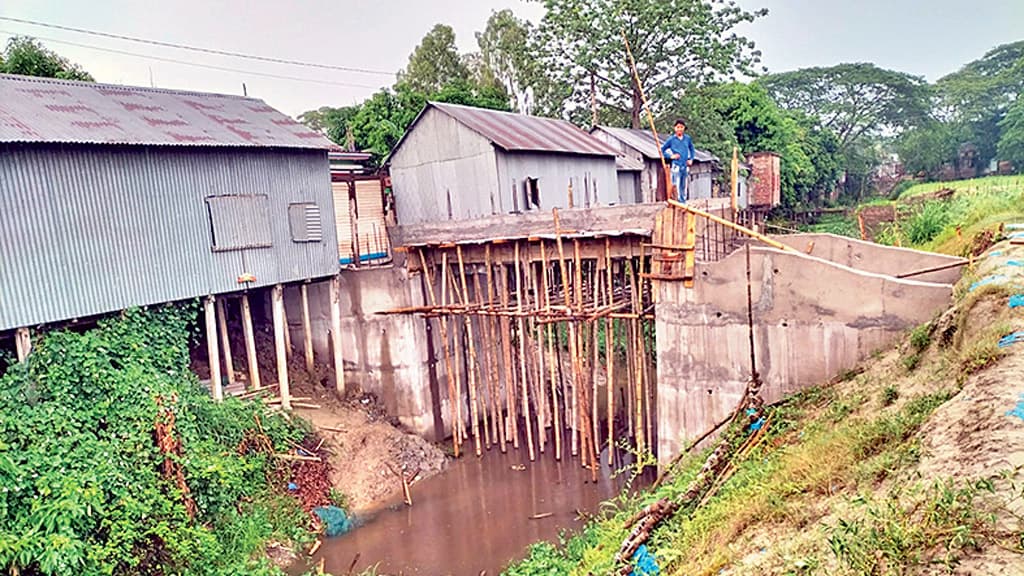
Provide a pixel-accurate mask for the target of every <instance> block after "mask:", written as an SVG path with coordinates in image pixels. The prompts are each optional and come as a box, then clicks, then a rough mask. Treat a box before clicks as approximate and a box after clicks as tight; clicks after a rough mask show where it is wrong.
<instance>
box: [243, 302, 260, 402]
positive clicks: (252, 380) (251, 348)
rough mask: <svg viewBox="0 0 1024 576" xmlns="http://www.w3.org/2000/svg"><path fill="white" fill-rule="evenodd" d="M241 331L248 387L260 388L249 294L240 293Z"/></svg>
mask: <svg viewBox="0 0 1024 576" xmlns="http://www.w3.org/2000/svg"><path fill="white" fill-rule="evenodd" d="M242 331H243V332H244V333H245V357H246V362H247V363H248V364H249V387H250V388H257V389H258V388H260V387H261V385H260V364H259V360H258V359H257V357H256V335H255V334H254V333H253V329H252V308H251V307H250V306H249V295H248V294H242Z"/></svg>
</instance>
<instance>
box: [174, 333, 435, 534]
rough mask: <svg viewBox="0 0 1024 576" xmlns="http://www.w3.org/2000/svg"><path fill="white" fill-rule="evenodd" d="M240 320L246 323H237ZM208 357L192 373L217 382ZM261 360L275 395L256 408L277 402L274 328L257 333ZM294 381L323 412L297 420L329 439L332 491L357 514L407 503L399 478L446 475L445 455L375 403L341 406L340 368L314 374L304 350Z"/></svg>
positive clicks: (241, 377)
mask: <svg viewBox="0 0 1024 576" xmlns="http://www.w3.org/2000/svg"><path fill="white" fill-rule="evenodd" d="M236 320H237V321H238V322H239V323H240V321H241V320H240V319H231V320H230V321H231V322H235V321H236ZM294 344H295V342H293V345H294ZM299 344H300V345H301V343H299ZM231 349H232V353H233V354H232V356H233V359H234V365H235V366H234V368H235V376H236V383H235V385H234V386H229V387H228V393H234V394H238V393H242V392H244V391H245V389H246V388H247V387H248V383H247V381H248V366H247V362H246V355H245V343H244V341H243V340H242V335H241V334H238V333H236V334H232V340H231ZM205 350H206V346H205V343H200V346H197V347H196V348H195V349H193V351H192V369H193V371H194V372H195V373H196V374H197V375H199V377H200V378H201V379H209V372H210V369H209V364H208V362H207V358H206V354H205ZM256 357H257V362H258V364H259V368H260V375H261V385H262V386H265V387H266V386H271V387H275V388H274V389H272V390H271V391H270V393H268V394H266V395H265V396H264V399H262V400H260V399H257V400H255V401H267V400H270V399H271V397H273V396H276V395H277V390H276V385H277V365H276V354H275V352H274V339H273V334H272V333H271V332H270V331H268V330H267V329H266V327H257V330H256ZM318 360H319V359H318ZM288 375H289V383H290V388H291V395H292V396H293V397H294V398H297V399H300V400H299V401H298V402H297V403H298V404H300V405H308V406H316V408H309V407H298V406H297V407H296V408H295V410H294V414H295V415H296V416H299V417H301V418H303V419H305V420H307V421H308V422H309V423H310V424H311V425H312V427H313V430H314V433H315V434H316V435H318V436H319V437H321V438H322V439H323V444H322V446H321V449H322V453H326V454H327V455H328V458H329V459H328V464H329V468H330V479H331V483H332V485H333V487H334V488H335V490H337V491H339V492H341V493H342V494H344V496H345V499H346V503H347V507H348V508H349V510H350V511H352V512H354V513H356V514H359V513H360V512H363V511H366V510H369V509H372V508H374V507H376V506H378V505H380V504H382V503H383V502H384V501H386V500H389V499H391V498H392V497H395V496H397V495H400V494H401V493H402V482H401V479H400V478H399V476H398V475H397V474H402V473H404V474H405V475H406V476H407V478H408V477H411V476H413V475H415V477H416V478H415V479H414V480H413V482H415V481H418V480H423V479H425V478H428V477H430V476H433V475H434V474H437V473H438V472H440V471H441V470H443V469H444V467H445V465H446V459H447V457H446V456H445V454H444V452H442V451H441V449H440V448H438V447H437V446H435V445H434V444H431V443H430V442H427V441H426V440H424V439H423V438H420V437H419V436H417V435H415V434H413V433H411V432H409V431H407V430H404V429H403V428H402V427H401V426H400V425H399V423H398V421H397V419H395V418H391V417H389V416H388V414H387V413H386V411H385V410H384V408H383V406H382V405H381V403H380V402H378V400H377V399H376V398H375V397H374V396H372V395H369V394H360V395H352V396H350V397H347V398H339V397H338V395H337V394H336V393H335V391H334V385H335V384H334V370H333V367H331V366H326V365H324V364H322V363H319V362H318V363H317V364H316V365H315V366H314V370H313V372H312V373H310V372H308V371H307V370H306V367H305V361H304V358H303V355H302V352H301V350H298V349H296V350H295V351H294V353H293V354H292V357H291V359H290V360H289V366H288ZM318 453H320V452H318Z"/></svg>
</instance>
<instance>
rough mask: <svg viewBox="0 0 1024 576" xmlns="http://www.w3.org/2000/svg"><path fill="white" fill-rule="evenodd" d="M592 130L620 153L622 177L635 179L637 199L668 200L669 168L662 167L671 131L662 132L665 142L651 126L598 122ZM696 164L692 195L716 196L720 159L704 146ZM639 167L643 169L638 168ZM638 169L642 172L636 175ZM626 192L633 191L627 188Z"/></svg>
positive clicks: (691, 177)
mask: <svg viewBox="0 0 1024 576" xmlns="http://www.w3.org/2000/svg"><path fill="white" fill-rule="evenodd" d="M590 133H591V134H592V135H593V136H594V137H596V138H599V139H600V140H602V141H603V142H605V143H606V144H608V145H609V146H611V147H613V148H615V150H616V153H617V154H618V164H617V168H618V171H619V181H620V183H622V185H623V186H629V184H626V182H631V183H633V186H635V187H638V188H634V191H633V193H632V195H633V196H635V197H636V198H637V200H636V202H658V201H662V200H665V172H664V170H663V168H662V166H663V165H662V160H661V143H662V142H664V141H665V138H666V137H668V136H669V135H670V133H665V134H659V138H660V140H661V142H658V141H656V140H655V139H654V135H653V134H651V132H650V131H649V130H641V129H636V128H615V127H613V126H595V127H593V128H591V130H590ZM696 153H697V156H696V158H694V161H693V166H691V167H690V171H689V183H688V185H687V189H688V190H689V194H688V197H689V198H690V199H702V198H712V197H714V196H715V179H716V178H717V177H718V176H719V175H720V174H721V173H722V168H721V163H720V162H719V159H718V158H717V157H716V156H714V155H713V154H711V153H710V152H706V151H704V150H700V149H697V150H696ZM638 169H639V172H638ZM637 173H638V176H634V175H635V174H637ZM621 194H622V195H624V196H628V195H630V193H629V192H627V191H626V190H623V191H622V192H621Z"/></svg>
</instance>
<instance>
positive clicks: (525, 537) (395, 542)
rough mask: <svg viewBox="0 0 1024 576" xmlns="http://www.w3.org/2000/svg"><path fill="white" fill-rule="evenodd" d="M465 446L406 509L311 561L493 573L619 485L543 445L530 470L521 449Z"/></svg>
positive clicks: (400, 506)
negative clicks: (593, 477) (476, 449)
mask: <svg viewBox="0 0 1024 576" xmlns="http://www.w3.org/2000/svg"><path fill="white" fill-rule="evenodd" d="M467 446H468V447H469V448H470V452H469V454H468V455H466V456H464V457H463V458H461V459H460V460H459V461H457V462H454V463H453V464H452V465H451V466H450V467H449V469H448V470H447V471H446V472H443V473H442V474H439V475H437V476H434V477H432V478H429V479H427V480H425V481H423V482H420V483H417V484H414V485H413V487H412V500H413V505H412V506H411V507H410V506H406V505H405V504H404V503H402V502H401V501H400V500H399V501H398V502H396V503H395V504H392V505H390V506H388V507H386V508H384V509H381V510H380V511H378V512H376V513H372V514H370V515H368V516H366V517H364V518H360V519H358V522H359V523H360V524H361V525H360V526H359V527H358V528H356V529H355V530H353V531H352V532H349V533H348V534H346V535H344V536H339V537H337V538H332V539H327V540H324V543H323V546H322V547H321V548H320V551H319V552H318V554H317V556H316V557H315V558H313V559H312V563H313V564H316V563H318V562H319V561H320V558H324V559H325V561H326V564H325V569H326V571H327V572H330V573H334V574H347V573H348V571H349V567H350V566H351V565H352V561H353V559H355V557H356V555H357V554H358V556H359V560H358V562H356V564H355V573H359V571H360V570H362V569H366V568H370V567H373V566H376V568H377V574H380V575H384V574H388V575H397V574H404V575H413V574H423V575H430V576H440V575H450V576H480V574H481V573H483V572H485V571H486V574H488V575H490V576H497V575H498V574H500V573H501V571H502V569H503V568H505V567H506V566H507V565H508V564H509V563H510V562H512V561H515V560H519V559H522V558H523V557H525V555H526V552H527V548H528V547H529V545H530V544H532V543H534V542H537V541H540V540H550V541H555V540H557V538H558V535H559V532H561V531H562V530H564V529H579V528H581V527H582V525H583V523H584V520H583V519H582V518H581V517H580V516H581V515H587V514H594V513H596V512H597V511H598V508H599V504H600V503H601V502H602V501H604V500H607V499H609V498H611V497H613V496H615V495H617V494H618V493H619V492H620V491H621V490H622V488H623V486H624V483H625V481H626V480H627V478H628V474H625V473H624V474H620V475H618V476H617V477H615V478H612V477H611V474H609V470H608V468H607V466H606V465H602V469H601V471H600V473H599V475H598V482H597V483H593V482H591V481H590V478H591V473H590V471H589V470H587V469H584V468H583V467H582V466H581V465H580V462H579V459H578V458H572V457H569V456H568V455H567V454H565V455H563V460H562V461H561V462H558V461H556V460H555V458H554V456H553V454H552V446H551V445H550V444H549V446H548V448H549V450H548V453H547V454H543V455H541V454H538V457H537V461H535V462H532V463H531V462H530V461H529V457H528V455H527V451H526V449H525V447H522V446H521V447H520V449H519V450H514V449H512V447H511V446H509V450H508V453H507V454H502V453H501V452H500V451H499V450H498V449H497V448H492V449H491V451H490V452H485V453H484V455H483V457H481V458H477V457H476V456H475V455H473V453H472V447H471V445H469V444H467ZM381 481H382V482H394V483H396V484H397V483H398V482H399V480H398V479H397V478H394V477H388V478H381ZM645 482H646V483H649V482H650V478H649V477H646V476H645V477H642V478H639V479H637V480H636V481H635V482H634V487H635V486H636V485H639V484H641V483H645ZM548 514H550V515H549V516H548ZM533 516H543V517H541V518H531V517H533Z"/></svg>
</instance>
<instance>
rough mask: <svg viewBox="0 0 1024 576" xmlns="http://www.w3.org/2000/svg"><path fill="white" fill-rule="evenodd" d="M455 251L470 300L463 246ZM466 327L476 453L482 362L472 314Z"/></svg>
mask: <svg viewBox="0 0 1024 576" xmlns="http://www.w3.org/2000/svg"><path fill="white" fill-rule="evenodd" d="M455 253H456V255H457V256H458V259H459V280H460V282H461V284H462V294H463V296H464V299H463V302H469V287H468V286H467V284H466V263H465V261H464V260H463V258H462V246H456V248H455ZM463 318H464V320H465V327H466V344H467V347H468V348H469V370H467V372H468V374H467V375H466V376H467V378H468V380H469V382H468V386H469V413H470V416H469V418H470V420H471V422H472V426H473V449H474V450H476V455H477V456H480V455H481V454H482V453H483V452H482V450H481V447H480V406H479V404H478V403H477V393H476V381H477V373H478V368H479V367H480V362H479V361H478V360H477V357H476V339H474V338H473V319H472V318H471V317H470V316H463Z"/></svg>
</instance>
